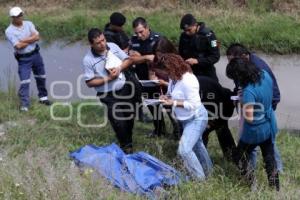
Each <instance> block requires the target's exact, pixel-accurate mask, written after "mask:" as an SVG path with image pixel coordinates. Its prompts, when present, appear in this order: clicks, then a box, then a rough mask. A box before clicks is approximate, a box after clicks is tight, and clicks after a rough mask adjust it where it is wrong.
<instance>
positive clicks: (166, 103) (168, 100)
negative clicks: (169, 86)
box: [163, 99, 174, 106]
mask: <svg viewBox="0 0 300 200" xmlns="http://www.w3.org/2000/svg"><path fill="white" fill-rule="evenodd" d="M173 104H174V101H173V99H166V100H164V102H163V105H164V106H173Z"/></svg>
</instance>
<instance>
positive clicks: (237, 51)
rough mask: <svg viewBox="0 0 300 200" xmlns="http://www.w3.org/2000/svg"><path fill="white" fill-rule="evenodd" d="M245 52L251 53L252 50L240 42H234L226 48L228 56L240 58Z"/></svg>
mask: <svg viewBox="0 0 300 200" xmlns="http://www.w3.org/2000/svg"><path fill="white" fill-rule="evenodd" d="M243 54H246V55H250V51H249V50H248V49H247V48H246V47H245V46H244V45H242V44H240V43H232V44H230V46H229V47H228V48H227V50H226V55H227V56H233V57H235V58H240V57H241V56H242V55H243Z"/></svg>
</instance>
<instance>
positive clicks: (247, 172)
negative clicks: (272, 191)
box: [234, 137, 280, 191]
mask: <svg viewBox="0 0 300 200" xmlns="http://www.w3.org/2000/svg"><path fill="white" fill-rule="evenodd" d="M256 146H259V147H260V148H261V152H262V156H263V159H264V163H265V170H266V173H267V177H268V182H269V185H270V186H271V187H275V188H276V190H277V191H279V189H280V187H279V175H278V171H277V167H276V161H275V158H274V148H273V147H274V145H273V144H272V139H271V137H270V138H269V139H267V140H266V141H264V142H262V143H259V144H247V143H245V142H243V141H241V140H240V142H239V144H238V146H237V152H236V153H235V155H234V161H235V163H236V164H237V166H238V168H239V169H240V171H241V174H242V175H243V176H246V179H247V180H248V181H249V183H250V184H251V183H253V181H254V178H255V177H254V169H253V168H252V167H251V164H250V162H249V160H250V154H251V152H252V151H253V150H254V149H255V148H256Z"/></svg>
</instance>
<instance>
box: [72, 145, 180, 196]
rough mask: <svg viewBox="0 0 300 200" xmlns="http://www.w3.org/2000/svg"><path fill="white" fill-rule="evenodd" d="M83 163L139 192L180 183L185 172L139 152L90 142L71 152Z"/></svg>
mask: <svg viewBox="0 0 300 200" xmlns="http://www.w3.org/2000/svg"><path fill="white" fill-rule="evenodd" d="M70 156H71V158H73V159H74V160H75V163H76V164H78V165H79V166H86V167H91V168H93V169H95V170H97V171H98V172H99V173H100V174H101V175H102V176H104V177H105V178H106V179H108V180H109V181H110V182H111V183H112V184H114V185H115V186H117V187H118V188H120V189H122V190H124V191H127V192H132V193H135V194H143V195H147V196H149V195H150V196H152V195H153V190H154V189H155V188H156V187H163V186H173V185H177V184H179V182H180V180H181V175H180V173H179V172H177V171H176V170H175V169H174V168H173V167H171V166H169V165H167V164H165V163H163V162H162V161H160V160H158V159H157V158H155V157H153V156H151V155H149V154H147V153H145V152H138V153H134V154H128V155H126V154H125V153H124V152H123V151H122V150H121V149H120V148H119V146H118V145H116V144H111V145H108V146H103V147H97V146H95V145H86V146H84V147H81V148H79V149H78V150H76V151H74V152H72V153H70Z"/></svg>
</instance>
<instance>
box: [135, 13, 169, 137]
mask: <svg viewBox="0 0 300 200" xmlns="http://www.w3.org/2000/svg"><path fill="white" fill-rule="evenodd" d="M132 27H133V29H134V32H135V35H133V36H132V37H131V40H130V46H129V54H130V56H131V58H132V60H133V62H134V63H135V73H136V74H137V76H138V78H139V79H140V80H149V64H150V63H151V62H153V59H154V54H155V50H154V47H155V45H156V43H157V42H158V41H159V39H160V35H159V34H158V33H155V32H153V31H151V30H150V28H149V26H148V24H147V22H146V20H145V19H144V18H142V17H137V18H136V19H135V20H134V21H133V22H132ZM143 94H146V95H147V98H158V97H159V94H160V87H159V86H157V87H144V88H143ZM148 108H149V110H150V112H151V113H152V115H153V119H154V120H153V122H154V127H155V129H154V131H153V132H152V134H153V135H160V134H162V133H164V132H165V131H164V128H165V125H164V120H163V118H162V113H161V112H160V108H159V105H156V106H148Z"/></svg>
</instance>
